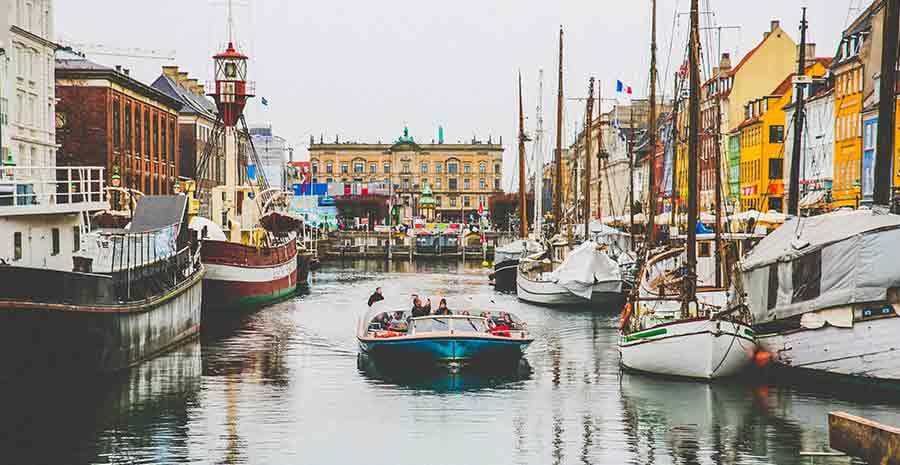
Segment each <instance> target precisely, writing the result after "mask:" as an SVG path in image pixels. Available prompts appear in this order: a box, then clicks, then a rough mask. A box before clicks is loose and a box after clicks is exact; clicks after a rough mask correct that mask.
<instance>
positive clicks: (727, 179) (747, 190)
mask: <svg viewBox="0 0 900 465" xmlns="http://www.w3.org/2000/svg"><path fill="white" fill-rule="evenodd" d="M883 16H884V8H883V0H876V1H875V2H874V3H873V4H872V5H871V6H870V7H869V8H867V9H866V10H865V11H864V12H863V13H862V14H860V16H859V17H857V18H856V19H855V20H854V21H853V22H852V23H851V24H850V26H849V27H848V28H847V29H846V30H845V31H844V32H843V34H842V38H841V41H840V44H839V46H838V47H837V50H836V51H835V53H834V55H833V56H829V57H817V56H816V47H815V44H807V49H806V53H805V56H806V63H805V71H804V75H805V76H807V79H804V81H805V82H807V83H809V84H806V85H805V86H804V93H805V115H806V117H805V122H804V125H803V132H802V137H801V150H800V153H801V163H800V207H801V209H802V210H805V211H808V212H812V213H814V212H821V211H829V210H833V209H836V208H841V207H850V208H858V207H859V206H861V205H865V204H867V203H868V202H870V201H871V196H872V190H873V183H874V181H873V170H872V167H873V165H874V159H875V145H876V144H875V143H876V138H877V134H876V127H877V122H878V100H879V95H878V93H879V84H878V75H879V70H880V67H881V63H880V59H881V33H882V31H881V29H882V23H883ZM798 51H799V47H798V45H797V43H796V42H794V40H793V39H792V38H791V37H790V36H789V35H788V34H787V33H786V32H785V31H784V30H783V29H782V28H781V25H780V23H779V22H778V21H772V22H771V24H770V28H769V30H768V31H767V32H766V33H765V34H764V36H763V38H762V40H761V41H760V42H759V43H758V44H757V45H756V47H754V48H753V49H752V50H750V51H749V52H748V53H747V54H746V55H745V56H744V57H743V58H742V59H741V61H740V62H739V63H738V64H737V65H735V66H731V60H730V56H729V54H727V53H726V54H722V56H721V58H720V60H719V64H718V66H717V67H715V68H713V70H712V73H711V74H712V77H711V78H710V79H708V80H707V81H706V82H705V83H704V84H703V85H702V87H701V101H702V103H701V127H700V135H701V136H700V137H701V141H700V163H699V165H700V177H699V180H700V191H701V192H700V208H701V211H711V210H713V208H714V202H715V189H716V182H715V172H716V170H715V168H716V163H715V160H716V158H717V157H716V155H717V154H716V151H719V153H718V159H719V160H720V168H721V173H722V174H723V181H722V186H723V188H722V190H723V192H722V199H723V202H724V204H725V208H726V210H728V211H732V212H737V211H747V210H758V211H770V210H774V211H777V212H784V211H785V209H786V205H787V201H786V196H787V195H788V192H787V188H786V187H787V186H788V185H789V182H788V181H789V179H790V164H791V154H792V151H793V136H794V134H793V133H794V127H793V126H794V118H795V110H796V108H795V107H796V99H795V95H794V92H795V83H796V70H797V57H798ZM685 88H686V84H685ZM676 116H677V121H676V125H677V127H678V128H679V130H678V136H677V137H678V138H677V140H676V141H675V143H674V144H673V145H674V153H675V156H676V162H675V164H676V169H675V173H674V174H675V177H676V184H677V186H678V193H677V194H678V198H679V199H684V198H685V196H686V193H687V171H686V167H687V161H686V156H687V138H686V135H687V114H686V112H684V111H682V112H679V113H677V115H676ZM668 118H669V120H668V124H671V115H669V116H668ZM661 123H662V124H661V126H660V140H661V141H665V140H666V136H667V134H666V132H665V131H667V130H668V129H667V126H666V123H667V121H666V120H665V119H664V120H663V121H661ZM898 130H900V127H898ZM717 134H718V137H717ZM663 145H664V144H663V142H661V143H660V146H659V147H658V148H657V165H658V172H659V173H660V174H661V176H658V177H657V179H658V181H657V182H660V183H664V182H671V175H668V176H667V175H666V174H665V171H666V169H667V167H668V164H669V163H670V162H669V161H667V159H666V156H667V153H666V147H664V146H663ZM669 157H671V155H669ZM897 158H898V153H897V151H896V150H895V154H894V159H895V160H897ZM894 166H895V167H897V166H900V161H895V162H894ZM894 186H900V172H898V171H896V170H895V172H894ZM895 189H896V187H895ZM656 192H657V195H659V199H660V200H659V202H658V205H661V206H662V207H660V209H659V210H660V211H663V210H666V209H668V208H666V207H665V206H666V205H667V198H668V197H669V196H670V194H671V188H670V187H669V186H665V185H664V184H663V185H658V186H657V187H656ZM895 197H897V196H895ZM679 203H683V202H681V201H680V202H679Z"/></svg>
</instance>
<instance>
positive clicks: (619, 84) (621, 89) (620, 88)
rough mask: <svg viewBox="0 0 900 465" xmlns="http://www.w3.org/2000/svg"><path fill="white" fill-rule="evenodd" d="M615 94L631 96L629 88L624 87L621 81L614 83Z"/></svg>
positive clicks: (627, 86)
mask: <svg viewBox="0 0 900 465" xmlns="http://www.w3.org/2000/svg"><path fill="white" fill-rule="evenodd" d="M616 92H619V93H623V92H624V93H625V94H627V95H628V96H629V97H630V96H631V86H629V85H626V84H625V83H623V82H622V81H616Z"/></svg>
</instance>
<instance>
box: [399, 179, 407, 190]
mask: <svg viewBox="0 0 900 465" xmlns="http://www.w3.org/2000/svg"><path fill="white" fill-rule="evenodd" d="M400 188H401V189H409V178H403V180H402V181H400Z"/></svg>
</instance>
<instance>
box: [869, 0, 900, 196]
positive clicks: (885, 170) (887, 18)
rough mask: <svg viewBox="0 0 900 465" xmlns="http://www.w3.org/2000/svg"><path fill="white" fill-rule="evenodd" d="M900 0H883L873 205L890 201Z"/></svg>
mask: <svg viewBox="0 0 900 465" xmlns="http://www.w3.org/2000/svg"><path fill="white" fill-rule="evenodd" d="M898 2H900V0H885V2H884V31H883V32H882V41H881V82H880V83H879V84H880V86H881V87H880V88H879V92H880V94H879V96H880V98H879V101H878V150H876V151H875V153H876V156H875V157H876V158H875V189H874V191H875V192H874V202H875V204H876V205H884V206H890V205H891V180H892V177H893V176H892V172H893V169H891V162H892V161H893V158H894V121H895V119H896V114H895V111H896V106H895V105H896V103H895V102H896V94H897V92H896V85H897V23H898V21H900V18H898V16H900V13H898V11H900V5H898Z"/></svg>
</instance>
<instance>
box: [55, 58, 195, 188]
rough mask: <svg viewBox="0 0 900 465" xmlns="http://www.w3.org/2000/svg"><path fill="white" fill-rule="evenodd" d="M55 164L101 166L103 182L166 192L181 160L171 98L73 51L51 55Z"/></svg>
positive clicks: (124, 71) (177, 106) (125, 72)
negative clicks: (56, 147) (53, 65)
mask: <svg viewBox="0 0 900 465" xmlns="http://www.w3.org/2000/svg"><path fill="white" fill-rule="evenodd" d="M56 97H57V98H58V99H59V103H58V104H57V106H56V141H57V143H58V144H59V145H60V149H59V151H58V152H57V164H58V165H89V166H105V167H106V168H107V171H106V172H107V183H109V185H112V186H116V185H117V184H119V185H121V187H126V188H132V189H136V190H138V191H141V192H142V193H144V194H148V195H151V194H170V193H172V192H173V186H174V185H175V183H176V182H177V180H178V173H179V169H180V164H181V156H180V150H179V129H178V111H179V109H180V108H181V104H180V103H179V102H178V101H177V100H175V99H173V98H172V97H170V96H168V95H166V94H164V93H162V92H160V91H158V90H156V89H154V88H152V87H150V86H148V85H146V84H143V83H141V82H140V81H138V80H136V79H134V78H132V77H131V76H129V73H128V70H127V69H120V68H115V69H114V68H109V67H106V66H102V65H99V64H97V63H94V62H91V61H89V60H87V59H85V58H83V57H80V56H77V55H69V56H67V57H66V58H58V59H57V60H56Z"/></svg>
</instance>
